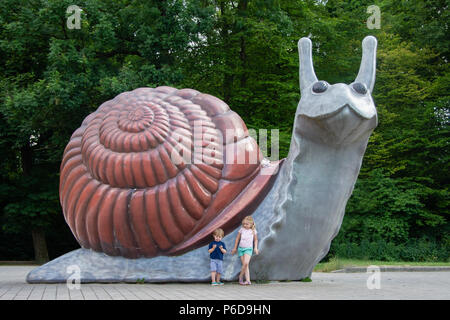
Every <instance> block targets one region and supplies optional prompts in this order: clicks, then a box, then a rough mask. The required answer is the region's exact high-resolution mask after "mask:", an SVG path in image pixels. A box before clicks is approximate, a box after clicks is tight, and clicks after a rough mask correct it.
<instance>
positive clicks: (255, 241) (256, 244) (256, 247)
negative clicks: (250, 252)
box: [253, 233, 259, 254]
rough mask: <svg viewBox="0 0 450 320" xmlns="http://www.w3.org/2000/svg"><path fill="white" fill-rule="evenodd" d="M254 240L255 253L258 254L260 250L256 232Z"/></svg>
mask: <svg viewBox="0 0 450 320" xmlns="http://www.w3.org/2000/svg"><path fill="white" fill-rule="evenodd" d="M253 242H254V247H255V248H254V250H255V254H258V253H259V251H258V235H257V234H256V233H255V234H254V235H253Z"/></svg>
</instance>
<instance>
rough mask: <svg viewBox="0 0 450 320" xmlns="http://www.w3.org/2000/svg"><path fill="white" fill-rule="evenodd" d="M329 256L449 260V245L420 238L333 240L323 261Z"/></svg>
mask: <svg viewBox="0 0 450 320" xmlns="http://www.w3.org/2000/svg"><path fill="white" fill-rule="evenodd" d="M331 257H339V258H347V259H364V260H379V261H410V262H413V261H427V262H432V261H436V262H448V261H450V245H449V244H448V243H447V242H444V243H438V242H436V241H433V240H430V239H427V238H421V239H410V240H408V241H407V242H406V243H401V244H395V243H393V242H388V241H386V240H383V239H380V240H377V241H372V242H371V241H368V240H362V241H361V242H360V243H347V242H333V243H332V244H331V248H330V252H329V253H328V255H327V257H325V259H324V260H325V261H326V260H328V259H329V258H331Z"/></svg>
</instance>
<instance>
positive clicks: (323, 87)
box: [312, 81, 328, 93]
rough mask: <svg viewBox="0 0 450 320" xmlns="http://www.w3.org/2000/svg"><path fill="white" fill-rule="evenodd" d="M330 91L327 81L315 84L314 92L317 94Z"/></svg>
mask: <svg viewBox="0 0 450 320" xmlns="http://www.w3.org/2000/svg"><path fill="white" fill-rule="evenodd" d="M327 89H328V83H327V82H326V81H318V82H316V83H314V85H313V87H312V91H313V92H315V93H322V92H325V91H326V90H327Z"/></svg>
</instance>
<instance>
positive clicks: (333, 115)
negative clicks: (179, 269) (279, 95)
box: [295, 36, 378, 145]
mask: <svg viewBox="0 0 450 320" xmlns="http://www.w3.org/2000/svg"><path fill="white" fill-rule="evenodd" d="M362 47H363V54H362V60H361V66H360V69H359V73H358V76H357V77H356V80H355V81H354V82H353V83H351V84H344V83H336V84H332V85H331V84H329V83H328V82H326V81H319V80H318V79H317V77H316V75H315V72H314V67H313V62H312V43H311V40H310V39H309V38H302V39H300V40H299V42H298V49H299V56H300V91H301V99H300V102H299V104H298V107H297V112H296V122H297V120H298V121H299V122H297V123H298V126H296V128H295V130H297V131H298V132H299V133H301V134H302V135H303V136H307V137H308V138H310V139H312V140H318V141H320V142H322V143H327V144H338V145H341V144H347V143H352V142H354V141H356V140H359V139H360V138H361V137H362V136H368V135H369V134H370V132H371V131H372V130H373V129H374V128H375V127H376V126H377V121H378V120H377V110H376V108H375V103H374V102H373V99H372V96H371V92H372V90H373V86H374V83H375V69H376V47H377V40H376V39H375V37H373V36H367V37H366V38H364V40H363V43H362Z"/></svg>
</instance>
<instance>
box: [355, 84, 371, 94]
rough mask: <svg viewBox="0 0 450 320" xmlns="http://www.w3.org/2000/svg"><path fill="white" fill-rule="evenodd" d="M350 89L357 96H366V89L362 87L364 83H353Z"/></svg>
mask: <svg viewBox="0 0 450 320" xmlns="http://www.w3.org/2000/svg"><path fill="white" fill-rule="evenodd" d="M352 88H353V90H355V91H356V92H358V93H359V94H366V93H367V88H366V86H365V85H364V83H361V82H355V83H353V84H352Z"/></svg>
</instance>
